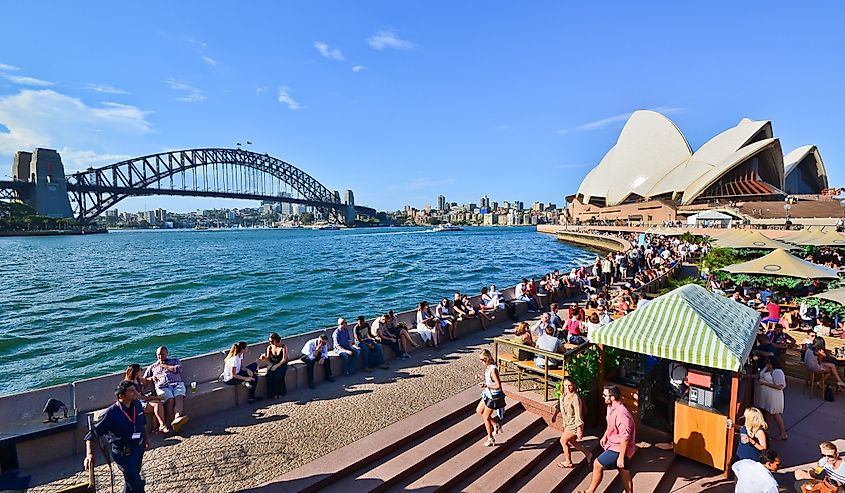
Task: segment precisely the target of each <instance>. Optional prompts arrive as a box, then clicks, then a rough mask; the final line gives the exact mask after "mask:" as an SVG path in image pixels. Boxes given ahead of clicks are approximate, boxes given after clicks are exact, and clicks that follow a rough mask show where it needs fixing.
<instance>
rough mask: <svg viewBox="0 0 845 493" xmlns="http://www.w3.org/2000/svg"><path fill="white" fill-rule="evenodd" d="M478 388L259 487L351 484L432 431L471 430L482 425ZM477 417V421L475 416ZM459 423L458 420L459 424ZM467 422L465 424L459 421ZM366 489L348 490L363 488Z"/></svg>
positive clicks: (301, 489)
mask: <svg viewBox="0 0 845 493" xmlns="http://www.w3.org/2000/svg"><path fill="white" fill-rule="evenodd" d="M477 403H478V388H477V387H475V386H473V387H471V388H469V389H467V390H465V391H464V392H461V393H460V394H457V395H455V396H453V397H450V398H449V399H446V400H444V401H441V402H438V403H436V404H434V405H432V406H429V407H427V408H426V409H423V410H422V411H420V412H418V413H416V414H414V415H412V416H410V417H408V418H406V419H403V420H401V421H399V422H397V423H394V424H392V425H390V426H388V427H386V428H383V429H381V430H379V431H377V432H375V433H373V434H371V435H368V436H366V437H364V438H362V439H360V440H358V441H356V442H353V443H351V444H349V445H347V446H345V447H342V448H340V449H338V450H335V451H333V452H331V453H329V454H327V455H325V456H323V457H321V458H320V459H319V460H315V461H312V462H309V463H308V464H305V465H303V466H301V467H298V468H296V469H293V470H292V471H289V472H288V473H286V474H284V475H282V476H281V477H280V478H278V479H275V480H273V481H270V482H268V483H265V484H264V485H262V486H261V487H259V488H257V489H255V491H267V492H270V491H272V492H294V491H296V492H316V491H327V490H329V489H335V491H342V490H339V489H336V487H338V486H341V485H343V484H346V485H348V484H349V483H353V482H354V479H356V472H360V471H361V470H363V469H369V468H372V467H373V465H374V464H378V463H379V462H380V461H384V460H385V458H390V457H395V456H397V455H399V454H401V453H402V452H404V451H406V450H407V449H408V448H409V447H412V446H413V445H414V444H418V443H420V441H422V440H426V441H427V439H428V438H429V437H431V436H432V435H434V436H436V435H437V434H438V433H443V431H444V430H452V432H454V433H467V430H470V431H471V430H472V429H473V428H474V429H478V428H479V427H480V425H481V423H480V419H479V418H478V417H477V416H476V415H475V406H476V405H477ZM469 418H475V420H474V422H473V420H472V419H469ZM456 423H457V424H456ZM461 423H464V424H463V425H461V426H458V425H459V424H461ZM479 433H480V432H479ZM363 490H364V489H363V488H362V489H353V490H347V491H345V492H344V493H349V492H350V491H356V492H357V491H363Z"/></svg>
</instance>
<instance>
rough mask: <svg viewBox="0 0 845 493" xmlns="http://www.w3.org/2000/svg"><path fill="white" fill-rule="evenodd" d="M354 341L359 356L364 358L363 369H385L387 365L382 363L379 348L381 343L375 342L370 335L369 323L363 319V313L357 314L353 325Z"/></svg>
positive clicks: (382, 355)
mask: <svg viewBox="0 0 845 493" xmlns="http://www.w3.org/2000/svg"><path fill="white" fill-rule="evenodd" d="M353 331H354V332H355V343H356V345H357V346H358V347H359V348H360V349H361V357H362V358H363V359H364V371H367V372H370V371H373V370H374V369H375V368H376V367H379V368H381V369H382V370H386V369H387V368H388V366H387V365H385V364H384V352H383V351H382V350H381V344H376V341H375V339H373V338H372V337H371V336H370V324H368V323H367V321H366V320H365V319H364V316H363V315H359V316H358V319H357V321H356V322H355V326H354V327H353Z"/></svg>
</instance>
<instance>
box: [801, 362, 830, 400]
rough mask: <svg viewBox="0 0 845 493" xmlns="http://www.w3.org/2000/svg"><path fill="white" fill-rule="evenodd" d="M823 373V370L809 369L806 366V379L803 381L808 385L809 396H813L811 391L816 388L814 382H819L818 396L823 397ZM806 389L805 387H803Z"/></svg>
mask: <svg viewBox="0 0 845 493" xmlns="http://www.w3.org/2000/svg"><path fill="white" fill-rule="evenodd" d="M825 379H826V377H825V373H824V372H823V371H811V370H810V369H809V368H807V380H806V381H805V383H806V385H807V386H809V387H810V398H811V399H812V398H813V392H814V391H815V390H816V383H817V382H818V383H820V384H821V387H820V389H819V397H821V398H822V399H824V388H825ZM805 390H806V389H805Z"/></svg>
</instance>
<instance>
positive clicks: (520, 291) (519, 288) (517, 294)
mask: <svg viewBox="0 0 845 493" xmlns="http://www.w3.org/2000/svg"><path fill="white" fill-rule="evenodd" d="M525 287H526V286H525V284H522V283H519V284H517V285H516V287H515V288H514V290H513V297H514V298H522V297H523V296H525ZM491 296H492V295H491Z"/></svg>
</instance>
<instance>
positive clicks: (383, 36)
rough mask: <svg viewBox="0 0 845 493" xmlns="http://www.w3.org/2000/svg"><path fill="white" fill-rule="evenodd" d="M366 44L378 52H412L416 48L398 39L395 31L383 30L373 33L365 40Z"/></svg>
mask: <svg viewBox="0 0 845 493" xmlns="http://www.w3.org/2000/svg"><path fill="white" fill-rule="evenodd" d="M367 44H368V45H370V46H371V47H373V48H374V49H376V50H379V51H382V50H384V49H385V48H393V49H395V50H413V49H414V48H415V47H416V45H415V44H414V43H412V42H410V41H408V40H405V39H402V38H400V37H399V35H398V34H397V32H396V30H395V29H384V30H381V31H379V32H377V33H375V34H374V35H373V36H371V37H370V39H368V40H367Z"/></svg>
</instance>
